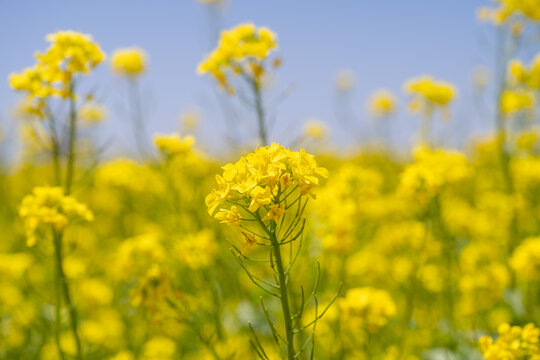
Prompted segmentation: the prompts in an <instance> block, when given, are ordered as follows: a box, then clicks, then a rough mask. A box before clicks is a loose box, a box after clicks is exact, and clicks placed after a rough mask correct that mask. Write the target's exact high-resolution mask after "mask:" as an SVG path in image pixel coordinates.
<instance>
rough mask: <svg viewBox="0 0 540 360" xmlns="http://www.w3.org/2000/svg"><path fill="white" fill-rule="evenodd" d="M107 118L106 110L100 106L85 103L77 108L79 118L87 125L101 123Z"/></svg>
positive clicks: (94, 103) (93, 103)
mask: <svg viewBox="0 0 540 360" xmlns="http://www.w3.org/2000/svg"><path fill="white" fill-rule="evenodd" d="M106 117H107V109H105V107H104V106H103V105H102V104H98V103H96V102H87V103H85V104H83V105H82V106H81V107H80V108H79V118H80V119H81V120H82V121H83V122H85V123H87V124H96V123H100V122H102V121H103V120H104V119H105V118H106Z"/></svg>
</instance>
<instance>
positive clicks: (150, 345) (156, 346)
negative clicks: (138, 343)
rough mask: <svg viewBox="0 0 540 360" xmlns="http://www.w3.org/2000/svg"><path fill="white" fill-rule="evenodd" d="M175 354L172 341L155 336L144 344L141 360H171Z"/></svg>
mask: <svg viewBox="0 0 540 360" xmlns="http://www.w3.org/2000/svg"><path fill="white" fill-rule="evenodd" d="M175 352H176V344H175V342H174V341H173V340H171V339H169V338H167V337H164V336H155V337H153V338H151V339H150V340H148V341H147V342H146V344H144V348H143V353H142V357H141V360H172V359H173V358H174V354H175Z"/></svg>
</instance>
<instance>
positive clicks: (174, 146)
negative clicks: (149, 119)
mask: <svg viewBox="0 0 540 360" xmlns="http://www.w3.org/2000/svg"><path fill="white" fill-rule="evenodd" d="M154 143H155V144H156V147H157V148H158V149H159V151H161V153H163V154H164V155H166V156H178V155H185V154H188V153H189V152H190V151H191V149H192V148H193V145H194V144H195V138H194V137H193V136H190V135H188V136H185V137H183V138H182V137H180V135H179V134H170V135H161V134H156V135H154Z"/></svg>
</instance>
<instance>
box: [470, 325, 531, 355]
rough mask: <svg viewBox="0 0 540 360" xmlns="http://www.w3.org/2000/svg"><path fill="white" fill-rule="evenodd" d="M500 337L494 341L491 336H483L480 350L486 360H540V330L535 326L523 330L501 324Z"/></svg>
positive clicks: (526, 326) (528, 326) (480, 341)
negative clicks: (539, 359)
mask: <svg viewBox="0 0 540 360" xmlns="http://www.w3.org/2000/svg"><path fill="white" fill-rule="evenodd" d="M498 332H499V337H498V338H497V340H495V341H493V338H491V337H490V336H482V337H481V338H480V340H479V345H480V350H481V351H482V354H483V355H484V359H485V360H520V359H531V360H535V359H538V358H540V348H539V345H538V344H539V337H540V329H538V328H536V327H535V326H534V324H532V323H531V324H527V325H525V326H524V327H523V328H521V327H519V326H510V325H509V324H507V323H504V324H501V325H500V326H499V329H498Z"/></svg>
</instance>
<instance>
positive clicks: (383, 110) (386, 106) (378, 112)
mask: <svg viewBox="0 0 540 360" xmlns="http://www.w3.org/2000/svg"><path fill="white" fill-rule="evenodd" d="M369 110H370V112H371V113H372V114H373V115H375V116H377V117H381V118H384V117H387V116H390V115H392V114H393V113H394V112H395V110H396V97H395V96H394V95H393V94H392V93H391V92H390V91H388V90H378V91H376V92H374V93H373V94H372V95H371V97H370V99H369Z"/></svg>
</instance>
